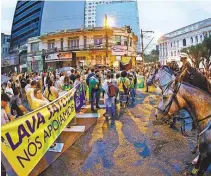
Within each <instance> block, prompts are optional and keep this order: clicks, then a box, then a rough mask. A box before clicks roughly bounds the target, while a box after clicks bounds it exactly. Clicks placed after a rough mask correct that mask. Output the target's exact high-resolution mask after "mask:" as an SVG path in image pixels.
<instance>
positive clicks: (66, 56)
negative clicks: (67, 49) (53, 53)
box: [58, 53, 72, 60]
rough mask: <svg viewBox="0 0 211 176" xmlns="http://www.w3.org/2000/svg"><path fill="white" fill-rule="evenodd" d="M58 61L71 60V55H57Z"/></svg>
mask: <svg viewBox="0 0 211 176" xmlns="http://www.w3.org/2000/svg"><path fill="white" fill-rule="evenodd" d="M58 59H60V60H71V59H72V53H59V54H58Z"/></svg>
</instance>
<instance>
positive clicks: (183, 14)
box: [1, 0, 211, 49]
mask: <svg viewBox="0 0 211 176" xmlns="http://www.w3.org/2000/svg"><path fill="white" fill-rule="evenodd" d="M16 2H17V1H16V0H1V32H3V33H6V34H10V33H11V26H12V19H13V15H14V11H15V6H16ZM138 6H139V18H140V28H141V29H143V30H152V31H154V32H155V34H154V37H155V38H154V40H153V42H152V44H151V45H150V46H149V48H148V49H153V48H154V47H155V44H156V42H157V39H158V38H159V36H161V35H162V34H165V33H168V32H171V31H173V30H176V29H179V28H181V27H184V26H187V25H189V24H192V23H195V22H198V21H201V20H204V19H207V18H211V1H210V0H209V1H208V0H207V1H201V0H199V1H190V0H186V1H170V0H169V1H167V0H166V1H141V0H139V1H138ZM147 36H148V39H149V40H150V38H151V37H152V35H151V34H147ZM147 36H146V38H147ZM145 44H147V41H145Z"/></svg>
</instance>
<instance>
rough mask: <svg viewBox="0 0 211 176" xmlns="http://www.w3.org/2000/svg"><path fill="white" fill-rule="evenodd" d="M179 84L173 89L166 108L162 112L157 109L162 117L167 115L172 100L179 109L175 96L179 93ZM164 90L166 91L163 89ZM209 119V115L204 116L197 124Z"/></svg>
mask: <svg viewBox="0 0 211 176" xmlns="http://www.w3.org/2000/svg"><path fill="white" fill-rule="evenodd" d="M172 83H173V82H172ZM172 83H171V84H172ZM181 84H182V82H179V83H178V86H176V87H175V89H174V91H173V95H172V96H171V100H170V101H169V103H168V104H167V105H166V107H165V108H164V110H162V109H160V108H159V107H157V109H158V110H159V111H161V112H163V113H164V115H167V114H168V112H169V109H170V108H171V105H172V103H173V101H174V100H175V102H176V104H177V106H178V108H179V107H180V105H179V102H178V100H177V97H176V95H177V93H178V91H179V89H180V86H181ZM167 87H169V86H167ZM165 90H167V89H165ZM209 118H211V115H208V116H205V117H204V118H202V119H200V120H197V122H198V123H200V122H202V121H204V120H206V119H209Z"/></svg>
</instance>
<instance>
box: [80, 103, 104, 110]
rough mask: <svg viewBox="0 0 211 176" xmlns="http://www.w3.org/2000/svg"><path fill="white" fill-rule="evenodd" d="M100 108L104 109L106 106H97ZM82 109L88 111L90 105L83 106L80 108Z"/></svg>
mask: <svg viewBox="0 0 211 176" xmlns="http://www.w3.org/2000/svg"><path fill="white" fill-rule="evenodd" d="M99 106H100V107H101V108H105V107H106V106H105V105H104V104H102V105H99ZM82 108H83V109H90V108H91V105H84V106H82Z"/></svg>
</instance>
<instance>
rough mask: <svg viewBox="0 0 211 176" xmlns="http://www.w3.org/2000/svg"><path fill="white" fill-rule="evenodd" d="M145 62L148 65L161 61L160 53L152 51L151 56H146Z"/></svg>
mask: <svg viewBox="0 0 211 176" xmlns="http://www.w3.org/2000/svg"><path fill="white" fill-rule="evenodd" d="M144 60H145V62H146V63H149V62H157V61H159V52H158V51H157V50H152V51H151V52H150V54H146V55H144Z"/></svg>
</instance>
